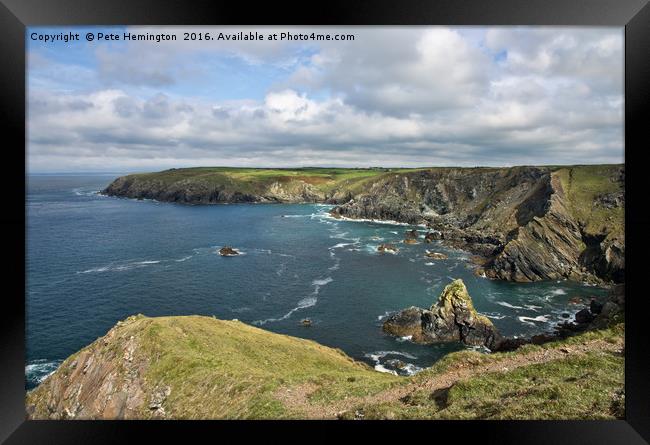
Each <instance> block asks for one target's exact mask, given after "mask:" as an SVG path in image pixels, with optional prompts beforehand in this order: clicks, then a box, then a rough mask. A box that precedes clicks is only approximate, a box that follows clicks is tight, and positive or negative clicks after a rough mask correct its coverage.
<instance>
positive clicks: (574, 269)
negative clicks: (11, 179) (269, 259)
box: [103, 165, 625, 283]
mask: <svg viewBox="0 0 650 445" xmlns="http://www.w3.org/2000/svg"><path fill="white" fill-rule="evenodd" d="M624 183H625V168H624V167H623V166H622V165H595V166H570V167H512V168H426V169H393V170H391V169H317V168H314V169H310V168H305V169H294V170H284V169H276V170H264V169H229V168H196V169H178V170H175V169H172V170H167V171H164V172H159V173H146V174H137V175H128V176H123V177H120V178H117V179H116V180H115V181H113V183H111V184H110V185H109V186H108V187H107V188H106V189H105V190H104V191H103V193H105V194H107V195H110V196H123V197H129V198H138V199H142V198H148V199H157V200H160V201H167V202H180V203H189V204H210V203H223V202H324V203H331V204H338V205H337V207H335V208H334V209H333V210H332V212H331V213H332V215H333V216H335V217H346V218H352V219H379V220H393V221H400V222H406V223H410V224H425V225H427V226H428V227H429V228H431V229H435V230H436V231H439V232H440V233H441V236H440V237H441V238H442V242H444V243H446V244H449V245H452V246H455V247H459V248H462V249H466V250H468V251H470V252H472V253H475V254H476V255H478V256H480V258H478V259H477V262H478V263H479V265H480V267H479V268H478V270H477V272H478V273H480V274H485V275H486V276H487V277H489V278H493V279H502V280H513V281H522V282H525V281H538V280H556V279H571V280H583V281H592V282H617V283H618V282H623V281H624V274H625V235H624V213H625V185H624Z"/></svg>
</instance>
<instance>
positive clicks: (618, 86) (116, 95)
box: [28, 27, 623, 171]
mask: <svg viewBox="0 0 650 445" xmlns="http://www.w3.org/2000/svg"><path fill="white" fill-rule="evenodd" d="M237 30H239V29H231V30H230V31H237ZM258 30H259V29H258ZM156 31H157V30H156ZM195 31H196V30H195ZM268 31H269V30H268V29H266V30H265V32H268ZM211 32H214V30H212V31H211ZM321 32H322V30H321ZM329 32H346V33H350V32H352V33H354V34H356V35H357V38H356V40H355V41H354V42H345V43H342V42H327V43H322V44H318V45H315V44H313V43H309V44H307V45H305V44H302V45H299V44H295V43H291V44H282V43H273V44H271V45H269V46H265V45H264V43H262V42H258V43H255V44H251V42H249V43H248V44H247V43H246V42H236V43H235V42H230V43H224V44H223V45H220V46H219V47H218V48H216V49H215V48H212V49H206V47H201V46H200V45H199V44H197V43H196V42H195V43H193V44H192V45H191V46H190V47H183V46H182V45H180V44H178V42H177V43H175V44H173V45H162V46H160V47H158V46H157V47H156V48H159V49H158V50H156V52H152V50H151V46H145V45H143V44H141V43H137V44H133V45H128V46H126V47H125V48H124V49H122V52H119V51H116V50H115V49H112V50H111V51H104V50H100V51H98V52H97V63H98V65H97V76H98V78H99V79H100V80H101V79H103V76H110V79H111V82H105V83H104V85H102V86H96V87H95V88H94V89H88V88H86V89H84V90H75V89H74V88H70V90H66V89H65V88H54V87H53V86H52V84H51V83H48V82H33V83H32V84H30V85H32V88H30V91H29V108H28V109H29V115H28V131H29V147H28V162H29V168H30V169H32V170H49V171H54V170H66V169H86V170H94V169H99V170H106V169H156V168H165V167H178V166H188V165H252V166H255V165H257V166H295V165H339V166H346V165H347V166H368V165H386V166H422V165H516V164H549V163H550V164H562V163H567V164H568V163H590V162H622V157H623V133H622V131H623V127H622V118H623V109H622V97H623V90H622V57H623V54H622V50H623V45H622V32H621V31H620V30H613V29H571V28H554V29H539V28H535V29H529V28H492V29H487V30H481V29H463V28H458V29H448V28H441V27H434V28H407V29H405V28H383V29H378V28H364V29H358V28H356V29H353V30H351V29H341V30H329ZM268 43H269V44H270V43H271V42H268ZM145 48H146V49H147V51H149V53H150V54H149V53H147V55H143V54H145V52H144V49H145ZM224 51H225V52H227V53H228V54H229V57H236V58H239V59H240V60H242V61H244V62H245V63H248V64H252V65H253V66H259V67H260V69H262V68H264V67H267V66H268V64H277V65H278V66H279V65H282V70H286V69H289V72H290V74H289V75H288V77H286V78H285V80H279V81H277V82H275V84H274V86H272V87H271V89H270V90H268V91H267V92H266V94H265V95H264V96H263V97H242V98H241V99H239V100H214V99H210V98H208V97H200V95H192V96H189V95H185V96H184V95H179V94H175V93H172V92H170V90H169V89H168V88H167V86H168V85H170V84H178V83H183V82H184V83H186V84H188V85H191V84H192V82H193V81H194V79H195V78H194V77H193V76H192V75H190V74H188V73H193V72H194V73H195V72H198V71H197V70H199V69H198V68H197V67H195V66H184V65H183V64H182V63H180V61H188V60H191V55H192V52H200V53H201V55H202V57H208V58H209V57H216V54H221V53H223V52H224ZM33 65H34V66H33V68H34V70H35V72H40V71H38V70H42V69H43V66H47V65H48V64H47V63H46V62H45V61H43V60H41V59H39V58H34V59H33ZM57 66H61V63H58V65H57ZM62 66H65V64H63V65H62ZM118 68H119V69H118ZM260 72H264V71H263V70H262V71H260ZM30 75H31V74H30ZM38 79H41V78H38ZM38 79H37V80H38ZM59 81H60V79H59ZM70 84H71V86H72V87H74V81H73V80H71V81H70ZM120 85H122V86H120ZM127 87H128V88H127ZM138 88H140V89H138Z"/></svg>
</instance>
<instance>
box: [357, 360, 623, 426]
mask: <svg viewBox="0 0 650 445" xmlns="http://www.w3.org/2000/svg"><path fill="white" fill-rule="evenodd" d="M623 369H624V359H623V357H622V356H621V355H616V354H612V353H610V352H603V353H601V352H590V353H588V354H585V355H583V356H578V357H569V358H567V359H564V360H555V361H550V362H546V363H541V364H533V365H529V366H523V367H520V368H516V369H514V370H512V371H509V372H491V373H486V374H482V375H479V376H476V377H473V378H471V379H468V380H464V381H460V382H457V383H455V384H454V385H452V386H451V387H450V388H444V389H442V390H439V391H434V392H428V391H417V392H415V393H414V394H412V395H409V397H408V398H407V399H405V400H403V401H399V402H392V403H383V404H377V405H371V406H366V407H363V412H364V417H365V418H366V419H373V418H396V419H399V418H404V419H459V420H461V419H581V420H586V419H613V418H617V417H621V416H622V412H623V406H624V391H623V387H624V382H623V379H624V372H623Z"/></svg>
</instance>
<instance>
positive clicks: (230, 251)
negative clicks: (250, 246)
mask: <svg viewBox="0 0 650 445" xmlns="http://www.w3.org/2000/svg"><path fill="white" fill-rule="evenodd" d="M219 255H221V256H236V255H239V250H237V249H234V248H232V247H230V246H224V247H222V248H221V249H219Z"/></svg>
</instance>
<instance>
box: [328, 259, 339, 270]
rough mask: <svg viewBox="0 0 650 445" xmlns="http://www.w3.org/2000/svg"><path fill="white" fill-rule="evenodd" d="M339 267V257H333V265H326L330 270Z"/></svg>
mask: <svg viewBox="0 0 650 445" xmlns="http://www.w3.org/2000/svg"><path fill="white" fill-rule="evenodd" d="M340 267H341V260H340V259H339V258H335V259H334V265H333V266H330V267H328V268H327V270H331V271H334V270H339V268H340Z"/></svg>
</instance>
